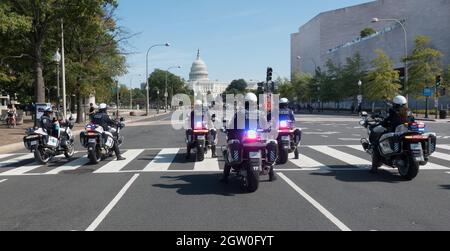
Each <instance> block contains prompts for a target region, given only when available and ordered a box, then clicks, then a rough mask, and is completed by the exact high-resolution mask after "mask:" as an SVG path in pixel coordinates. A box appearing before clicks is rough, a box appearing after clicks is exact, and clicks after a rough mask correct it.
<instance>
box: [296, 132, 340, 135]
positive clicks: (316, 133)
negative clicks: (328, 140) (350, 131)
mask: <svg viewBox="0 0 450 251" xmlns="http://www.w3.org/2000/svg"><path fill="white" fill-rule="evenodd" d="M338 133H339V132H304V133H303V134H306V135H333V134H338Z"/></svg>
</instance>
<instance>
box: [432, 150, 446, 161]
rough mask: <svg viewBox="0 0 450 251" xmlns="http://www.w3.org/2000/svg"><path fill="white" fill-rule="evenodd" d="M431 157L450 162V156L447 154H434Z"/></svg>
mask: <svg viewBox="0 0 450 251" xmlns="http://www.w3.org/2000/svg"><path fill="white" fill-rule="evenodd" d="M431 157H434V158H437V159H442V160H447V161H450V155H448V154H445V153H440V152H434V153H433V154H432V155H431Z"/></svg>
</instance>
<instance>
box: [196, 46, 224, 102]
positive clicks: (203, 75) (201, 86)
mask: <svg viewBox="0 0 450 251" xmlns="http://www.w3.org/2000/svg"><path fill="white" fill-rule="evenodd" d="M189 87H190V88H191V89H192V90H194V93H195V95H196V96H203V95H207V94H208V93H210V94H211V95H212V96H213V97H214V98H216V97H217V96H219V95H220V94H222V93H223V92H225V90H226V89H227V87H228V84H227V83H221V82H219V81H217V80H216V81H214V80H210V79H209V73H208V67H207V66H206V64H205V62H204V61H203V60H202V59H201V58H200V50H198V53H197V59H196V60H195V61H194V63H192V67H191V72H190V74H189Z"/></svg>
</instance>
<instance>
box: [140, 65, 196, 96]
mask: <svg viewBox="0 0 450 251" xmlns="http://www.w3.org/2000/svg"><path fill="white" fill-rule="evenodd" d="M166 74H167V92H168V94H169V96H170V94H171V90H172V86H173V93H174V94H175V95H176V94H187V95H191V96H192V95H193V93H192V92H191V90H189V87H188V86H187V85H186V84H185V81H184V80H183V79H182V78H180V77H179V76H176V75H174V74H173V73H171V72H168V71H163V70H160V69H156V70H155V71H154V72H153V73H152V74H151V75H150V78H149V90H150V102H151V103H156V102H157V101H158V94H157V90H159V102H160V104H163V103H162V102H164V92H165V89H166ZM169 104H170V100H169Z"/></svg>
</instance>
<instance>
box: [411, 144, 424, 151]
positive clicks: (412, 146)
mask: <svg viewBox="0 0 450 251" xmlns="http://www.w3.org/2000/svg"><path fill="white" fill-rule="evenodd" d="M411 150H422V145H421V144H411Z"/></svg>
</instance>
